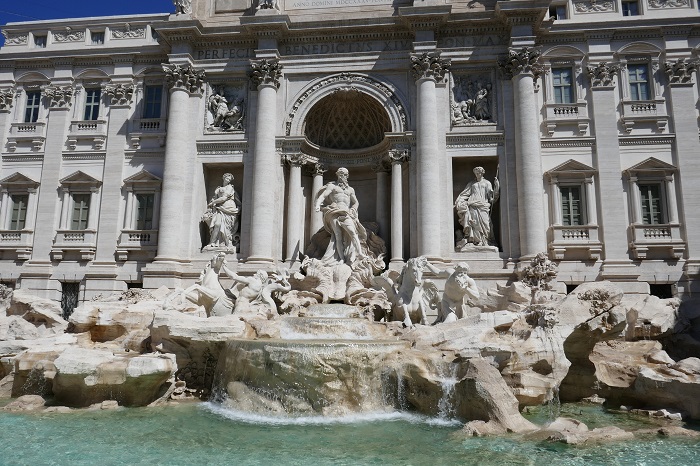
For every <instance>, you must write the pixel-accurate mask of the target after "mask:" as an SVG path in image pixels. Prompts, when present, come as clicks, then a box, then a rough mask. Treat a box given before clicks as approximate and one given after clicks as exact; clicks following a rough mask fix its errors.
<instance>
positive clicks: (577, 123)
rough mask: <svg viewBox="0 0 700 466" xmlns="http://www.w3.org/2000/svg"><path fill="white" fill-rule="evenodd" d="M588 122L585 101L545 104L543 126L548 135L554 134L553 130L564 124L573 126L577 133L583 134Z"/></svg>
mask: <svg viewBox="0 0 700 466" xmlns="http://www.w3.org/2000/svg"><path fill="white" fill-rule="evenodd" d="M589 123H590V120H589V118H588V109H587V107H586V103H585V102H577V103H572V104H553V103H548V104H546V105H545V126H546V127H547V133H549V135H550V136H554V132H555V131H556V129H557V128H558V127H564V126H569V127H571V126H573V129H574V130H578V132H579V134H580V135H582V136H583V135H585V134H586V132H587V130H588V125H589Z"/></svg>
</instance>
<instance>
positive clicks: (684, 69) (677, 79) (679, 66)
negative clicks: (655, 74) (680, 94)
mask: <svg viewBox="0 0 700 466" xmlns="http://www.w3.org/2000/svg"><path fill="white" fill-rule="evenodd" d="M697 70H698V62H697V61H690V60H686V59H685V58H679V59H678V60H676V61H667V62H665V63H664V71H665V72H666V76H668V83H669V84H670V85H674V84H689V83H692V81H693V72H694V71H697Z"/></svg>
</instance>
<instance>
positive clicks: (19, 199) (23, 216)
mask: <svg viewBox="0 0 700 466" xmlns="http://www.w3.org/2000/svg"><path fill="white" fill-rule="evenodd" d="M10 199H11V201H12V216H11V217H10V228H9V229H10V230H24V226H25V224H26V221H27V204H28V203H29V195H28V194H13V195H11V196H10Z"/></svg>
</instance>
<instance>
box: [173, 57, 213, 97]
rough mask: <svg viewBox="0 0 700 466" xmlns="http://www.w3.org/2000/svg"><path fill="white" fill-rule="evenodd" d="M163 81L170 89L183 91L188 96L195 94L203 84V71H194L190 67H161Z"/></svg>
mask: <svg viewBox="0 0 700 466" xmlns="http://www.w3.org/2000/svg"><path fill="white" fill-rule="evenodd" d="M163 71H164V72H165V80H166V82H167V83H168V86H169V87H170V88H177V89H184V90H185V91H187V92H189V93H190V94H197V93H199V92H201V90H202V84H204V79H205V73H204V70H196V69H194V68H193V67H192V66H191V65H187V66H180V65H168V64H164V65H163Z"/></svg>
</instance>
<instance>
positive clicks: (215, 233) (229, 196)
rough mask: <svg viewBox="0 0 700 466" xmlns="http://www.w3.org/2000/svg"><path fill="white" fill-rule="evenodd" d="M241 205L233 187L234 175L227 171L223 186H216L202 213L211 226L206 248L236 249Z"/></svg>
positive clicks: (226, 250)
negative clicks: (205, 209)
mask: <svg viewBox="0 0 700 466" xmlns="http://www.w3.org/2000/svg"><path fill="white" fill-rule="evenodd" d="M240 205H241V200H240V199H239V198H238V193H236V190H235V189H234V187H233V175H232V174H230V173H225V174H224V176H223V184H222V186H219V187H218V188H216V190H215V191H214V197H212V199H211V201H209V204H208V205H207V211H206V212H205V213H204V215H202V221H203V222H204V223H205V224H206V225H207V226H208V227H209V244H208V245H206V246H205V247H204V249H205V250H223V251H225V252H235V251H236V244H235V243H236V239H235V235H236V232H237V231H238V214H239V212H240Z"/></svg>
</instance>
